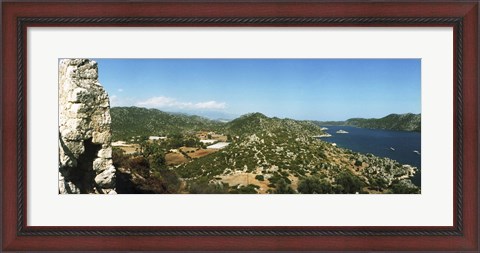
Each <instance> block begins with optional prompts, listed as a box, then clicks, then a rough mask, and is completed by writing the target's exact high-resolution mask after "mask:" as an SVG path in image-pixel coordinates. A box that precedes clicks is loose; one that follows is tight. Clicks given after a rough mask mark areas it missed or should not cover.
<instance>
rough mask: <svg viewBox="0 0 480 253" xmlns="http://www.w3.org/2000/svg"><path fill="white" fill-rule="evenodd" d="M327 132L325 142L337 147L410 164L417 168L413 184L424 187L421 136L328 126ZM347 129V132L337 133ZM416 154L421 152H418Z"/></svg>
mask: <svg viewBox="0 0 480 253" xmlns="http://www.w3.org/2000/svg"><path fill="white" fill-rule="evenodd" d="M326 127H327V128H328V130H325V132H327V133H329V134H331V135H332V136H331V137H321V139H322V140H324V141H327V142H330V143H336V144H337V146H338V147H342V148H347V149H350V150H352V151H355V152H359V153H363V154H367V153H371V154H373V155H376V156H379V157H388V158H390V159H393V160H396V161H398V162H399V163H401V164H409V165H412V166H415V167H417V168H418V172H417V173H416V174H415V176H414V177H413V178H412V182H413V183H414V184H415V185H417V186H419V187H421V174H422V173H421V161H422V159H421V158H422V157H421V153H420V152H421V134H420V133H419V132H406V131H390V130H379V129H366V128H359V127H352V126H326ZM338 130H344V131H347V132H348V133H345V134H341V133H336V132H337V131H338ZM414 151H418V152H419V153H416V152H414Z"/></svg>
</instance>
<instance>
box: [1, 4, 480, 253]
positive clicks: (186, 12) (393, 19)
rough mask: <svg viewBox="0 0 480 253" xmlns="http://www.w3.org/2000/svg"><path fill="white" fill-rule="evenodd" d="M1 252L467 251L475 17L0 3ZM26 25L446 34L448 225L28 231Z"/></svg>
mask: <svg viewBox="0 0 480 253" xmlns="http://www.w3.org/2000/svg"><path fill="white" fill-rule="evenodd" d="M2 9H3V10H2V28H3V30H2V45H3V46H2V55H3V56H2V61H3V64H2V84H3V85H2V92H1V101H2V102H1V119H2V149H1V156H0V160H1V164H2V208H1V212H2V250H6V251H21V250H30V251H33V250H34V251H50V250H81V251H87V250H96V251H98V250H105V251H107V250H108V251H120V250H129V251H132V250H208V251H210V250H272V251H276V250H289V251H300V250H325V251H327V250H328V251H330V250H344V251H346V250H349V251H373V250H392V251H393V250H395V251H399V250H415V251H420V250H422V251H423V250H429V251H477V250H479V245H478V242H479V241H478V236H479V235H478V229H479V223H478V222H479V220H478V213H479V210H478V196H479V195H478V189H479V184H478V182H479V180H478V179H479V177H478V157H479V152H478V151H479V150H478V143H479V139H478V130H479V129H478V117H479V110H478V108H479V104H478V99H479V93H478V70H479V68H478V67H479V65H478V45H479V44H478V22H479V19H478V11H479V4H478V2H477V1H463V2H453V3H452V2H443V1H438V2H437V1H426V2H415V3H413V2H412V3H411V2H378V3H372V2H368V1H359V2H354V3H346V2H248V3H226V2H175V3H167V2H165V3H162V2H159V3H149V2H122V1H118V2H83V3H81V2H80V3H78V2H23V1H22V2H3V3H2ZM32 26H40V27H41V26H62V27H69V26H77V27H78V26H102V27H105V26H131V27H136V26H293V27H297V26H298V27H301V26H329V27H330V26H332V27H337V26H359V27H363V26H387V27H388V26H391V27H394V26H414V27H415V26H422V27H429V26H446V27H453V28H454V66H452V67H453V68H454V83H453V84H452V85H453V86H454V97H453V98H452V99H453V100H454V115H452V117H453V119H454V151H455V152H454V154H452V155H453V156H454V182H453V184H454V189H455V190H454V201H453V203H454V206H452V208H453V213H454V225H453V226H451V227H420V226H419V227H53V226H52V227H29V226H27V225H26V224H27V222H26V221H27V216H26V210H27V208H28V206H27V205H26V203H27V201H26V199H27V198H28V195H27V186H26V178H27V177H28V175H27V173H26V164H27V158H28V154H27V147H26V143H27V142H26V140H27V138H28V136H27V125H28V122H27V121H26V119H27V117H26V116H27V113H28V111H27V103H28V101H27V99H26V90H27V89H26V86H28V83H27V82H26V80H27V78H26V75H27V71H26V66H27V64H26V62H27V61H28V59H27V58H26V50H27V48H26V46H25V45H26V40H27V37H26V29H27V28H28V27H32Z"/></svg>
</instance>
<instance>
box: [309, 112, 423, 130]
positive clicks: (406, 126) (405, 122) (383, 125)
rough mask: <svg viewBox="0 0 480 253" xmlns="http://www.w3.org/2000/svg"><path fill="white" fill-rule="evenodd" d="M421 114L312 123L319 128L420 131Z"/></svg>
mask: <svg viewBox="0 0 480 253" xmlns="http://www.w3.org/2000/svg"><path fill="white" fill-rule="evenodd" d="M421 120H422V117H421V114H413V113H405V114H389V115H387V116H385V117H383V118H379V119H364V118H351V119H348V120H346V121H314V123H315V124H317V125H319V126H356V127H362V128H371V129H384V130H397V131H415V132H420V131H421V125H422V122H421Z"/></svg>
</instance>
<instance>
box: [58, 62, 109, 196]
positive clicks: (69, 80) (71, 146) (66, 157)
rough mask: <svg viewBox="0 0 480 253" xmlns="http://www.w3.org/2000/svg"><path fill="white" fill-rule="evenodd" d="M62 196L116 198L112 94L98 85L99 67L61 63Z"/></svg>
mask: <svg viewBox="0 0 480 253" xmlns="http://www.w3.org/2000/svg"><path fill="white" fill-rule="evenodd" d="M58 89H59V156H60V157H59V165H58V167H59V172H60V175H59V192H60V193H62V194H68V193H109V194H114V193H115V192H116V191H115V190H114V188H115V180H116V177H115V174H116V170H115V167H114V166H113V165H112V164H113V162H112V147H111V143H110V142H111V129H110V124H111V117H110V101H109V98H108V94H107V93H106V91H105V90H104V89H103V87H102V85H101V84H100V83H99V82H98V67H97V63H96V62H94V61H91V60H88V59H64V60H61V61H60V63H59V86H58Z"/></svg>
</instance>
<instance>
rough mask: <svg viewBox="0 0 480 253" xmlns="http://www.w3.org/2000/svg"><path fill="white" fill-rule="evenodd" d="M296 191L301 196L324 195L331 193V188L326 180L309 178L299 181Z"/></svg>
mask: <svg viewBox="0 0 480 253" xmlns="http://www.w3.org/2000/svg"><path fill="white" fill-rule="evenodd" d="M298 191H299V192H300V193H303V194H326V193H333V188H332V185H331V184H330V182H329V181H328V180H327V179H319V178H317V177H309V178H306V179H304V180H302V181H300V183H299V184H298Z"/></svg>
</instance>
